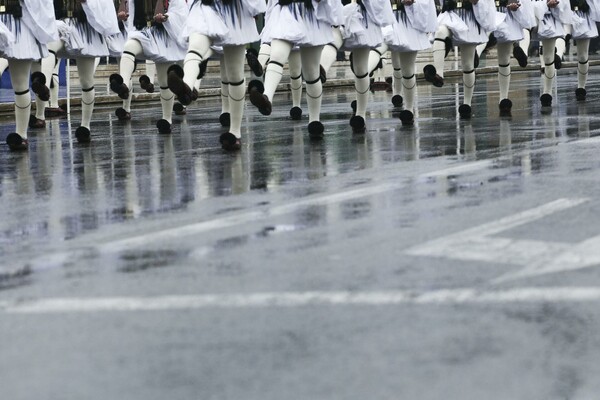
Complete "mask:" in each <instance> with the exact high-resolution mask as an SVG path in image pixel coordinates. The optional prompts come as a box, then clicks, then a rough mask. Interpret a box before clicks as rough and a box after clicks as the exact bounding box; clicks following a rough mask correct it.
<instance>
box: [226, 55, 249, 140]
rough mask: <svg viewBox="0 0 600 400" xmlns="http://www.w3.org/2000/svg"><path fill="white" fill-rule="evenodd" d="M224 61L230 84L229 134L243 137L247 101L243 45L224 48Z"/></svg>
mask: <svg viewBox="0 0 600 400" xmlns="http://www.w3.org/2000/svg"><path fill="white" fill-rule="evenodd" d="M223 56H224V57H223V60H224V64H225V65H227V81H228V82H229V113H230V116H231V117H230V121H231V122H230V125H229V132H230V133H233V134H234V135H235V137H237V138H240V137H241V136H242V118H243V117H244V103H245V101H246V80H245V78H244V64H245V56H246V50H245V47H244V46H243V45H240V46H225V47H223Z"/></svg>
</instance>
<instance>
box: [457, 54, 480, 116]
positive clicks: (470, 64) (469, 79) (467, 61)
mask: <svg viewBox="0 0 600 400" xmlns="http://www.w3.org/2000/svg"><path fill="white" fill-rule="evenodd" d="M475 49H476V46H475V45H474V44H463V45H461V47H460V63H461V66H462V70H463V104H466V105H469V106H470V105H471V100H472V98H473V91H474V90H475V65H474V57H475Z"/></svg>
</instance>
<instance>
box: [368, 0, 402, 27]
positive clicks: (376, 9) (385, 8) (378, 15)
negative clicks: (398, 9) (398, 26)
mask: <svg viewBox="0 0 600 400" xmlns="http://www.w3.org/2000/svg"><path fill="white" fill-rule="evenodd" d="M363 4H364V5H365V8H366V10H367V13H368V14H369V18H370V19H371V20H372V21H375V23H376V24H377V25H379V26H388V25H392V24H393V23H394V12H393V11H392V5H391V4H390V2H389V0H363Z"/></svg>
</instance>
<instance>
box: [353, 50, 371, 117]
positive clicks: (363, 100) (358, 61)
mask: <svg viewBox="0 0 600 400" xmlns="http://www.w3.org/2000/svg"><path fill="white" fill-rule="evenodd" d="M370 51H371V49H369V48H368V47H363V48H359V49H354V50H352V66H353V69H354V89H355V90H356V115H357V116H359V117H363V118H365V117H366V114H367V103H368V101H369V86H370V83H371V82H370V81H371V80H370V79H369V52H370Z"/></svg>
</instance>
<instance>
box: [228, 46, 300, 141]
mask: <svg viewBox="0 0 600 400" xmlns="http://www.w3.org/2000/svg"><path fill="white" fill-rule="evenodd" d="M290 51H292V44H291V43H290V42H287V41H285V40H279V39H275V40H273V41H272V42H271V59H270V60H269V63H268V64H267V70H266V71H265V83H264V85H265V92H264V94H265V95H266V96H267V98H268V99H269V101H273V96H274V95H275V91H276V90H277V85H279V82H281V76H282V75H283V66H284V65H285V63H286V62H287V61H288V58H289V56H290ZM302 62H304V60H302ZM232 133H233V132H232Z"/></svg>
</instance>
